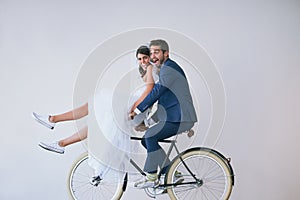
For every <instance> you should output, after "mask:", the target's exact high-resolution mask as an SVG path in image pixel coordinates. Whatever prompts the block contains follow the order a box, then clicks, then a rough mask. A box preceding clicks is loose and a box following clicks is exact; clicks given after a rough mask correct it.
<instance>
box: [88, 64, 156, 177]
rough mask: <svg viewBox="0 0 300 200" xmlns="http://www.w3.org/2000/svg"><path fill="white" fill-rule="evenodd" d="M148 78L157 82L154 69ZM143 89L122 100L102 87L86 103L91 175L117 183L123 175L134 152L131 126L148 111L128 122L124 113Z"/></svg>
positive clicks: (143, 87)
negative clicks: (87, 104)
mask: <svg viewBox="0 0 300 200" xmlns="http://www.w3.org/2000/svg"><path fill="white" fill-rule="evenodd" d="M152 75H153V78H154V80H155V81H156V82H157V81H158V75H157V68H156V67H153V71H152ZM145 88H146V84H144V85H143V86H142V87H139V88H137V89H136V90H135V91H134V92H133V93H132V95H127V96H126V95H124V98H123V97H122V94H121V93H122V92H120V91H119V92H117V91H116V92H115V93H114V92H113V91H112V90H111V89H105V88H103V89H100V91H99V92H97V94H96V95H95V96H94V97H93V99H91V100H90V101H89V119H88V132H89V133H88V147H89V161H88V162H89V165H90V167H92V168H93V169H94V170H95V175H100V177H101V178H103V179H105V180H109V181H112V182H118V181H119V180H121V179H122V178H123V177H124V174H125V173H126V172H127V170H128V167H129V159H130V154H131V153H132V152H134V151H135V149H136V148H134V147H133V146H132V145H131V141H130V136H131V135H132V133H133V127H134V126H136V125H138V124H140V123H141V122H142V121H143V120H145V119H146V118H147V116H148V111H145V112H143V113H141V114H139V115H136V116H135V118H134V120H128V111H129V109H130V108H131V106H132V105H133V103H134V102H135V101H136V100H137V99H138V98H139V97H140V96H141V94H142V93H143V92H144V90H145ZM116 93H118V94H116ZM116 96H117V97H116Z"/></svg>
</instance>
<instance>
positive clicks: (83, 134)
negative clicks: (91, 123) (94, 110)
mask: <svg viewBox="0 0 300 200" xmlns="http://www.w3.org/2000/svg"><path fill="white" fill-rule="evenodd" d="M87 134H88V127H87V126H86V127H84V128H83V129H81V130H79V131H78V132H77V133H74V134H73V135H71V136H70V137H67V138H65V139H62V140H60V141H58V145H59V146H61V147H66V146H68V145H70V144H74V143H76V142H80V141H82V140H84V139H86V138H87Z"/></svg>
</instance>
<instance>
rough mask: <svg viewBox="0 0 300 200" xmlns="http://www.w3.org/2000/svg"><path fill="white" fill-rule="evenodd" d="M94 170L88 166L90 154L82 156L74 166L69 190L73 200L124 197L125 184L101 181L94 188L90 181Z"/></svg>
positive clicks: (107, 199)
mask: <svg viewBox="0 0 300 200" xmlns="http://www.w3.org/2000/svg"><path fill="white" fill-rule="evenodd" d="M93 176H94V170H93V169H92V168H91V167H90V166H89V165H88V154H87V153H84V154H82V155H81V156H80V157H79V158H78V159H77V160H76V161H75V162H74V164H73V166H72V167H71V170H70V172H69V176H68V190H69V195H70V197H71V199H73V200H89V199H103V200H111V199H113V200H119V199H121V197H122V195H123V184H124V183H123V182H120V183H118V184H112V183H105V181H101V182H100V183H99V185H97V186H94V185H92V184H91V183H90V179H91V178H92V177H93Z"/></svg>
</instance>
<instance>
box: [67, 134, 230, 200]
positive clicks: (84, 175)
mask: <svg viewBox="0 0 300 200" xmlns="http://www.w3.org/2000/svg"><path fill="white" fill-rule="evenodd" d="M190 131H192V130H190ZM188 134H190V135H192V134H193V133H191V132H189V133H188ZM131 139H132V140H141V139H142V138H138V137H131ZM159 142H163V143H170V147H169V149H168V151H167V156H168V157H169V156H170V154H171V152H172V150H173V149H175V151H176V153H177V156H175V158H173V160H172V161H171V164H170V165H169V168H168V170H167V173H166V175H165V177H164V180H163V181H159V182H158V183H157V184H156V185H155V186H154V187H152V188H146V189H144V190H145V192H146V194H147V195H148V196H150V197H153V198H155V197H156V196H157V195H162V194H165V193H167V194H168V195H169V197H170V199H172V200H175V199H208V200H213V199H216V200H219V199H222V200H223V199H226V200H227V199H229V197H230V195H231V191H232V187H233V185H234V171H233V168H232V166H231V164H230V160H231V159H230V158H226V157H225V156H223V155H222V154H221V153H220V152H218V151H216V150H214V149H211V148H207V147H193V148H189V149H187V150H185V151H183V152H180V151H179V150H178V148H177V146H176V139H174V140H168V139H167V140H160V141H159ZM130 163H131V164H132V165H133V166H134V168H136V169H137V170H138V171H139V173H141V174H142V175H144V176H145V175H146V174H145V173H144V172H143V170H142V169H141V168H140V167H139V166H138V165H137V164H136V163H135V162H134V161H133V160H132V159H130ZM163 166H164V164H163ZM178 173H179V176H180V177H181V178H182V179H181V181H179V182H178V181H177V180H178ZM93 175H94V172H93V170H92V169H91V168H90V167H89V165H88V155H87V153H85V154H83V155H82V156H81V157H80V158H79V159H78V160H77V161H75V162H74V165H73V167H72V168H71V170H70V173H69V179H68V189H69V192H70V195H71V197H72V198H73V199H74V200H81V199H85V200H88V199H121V197H122V195H123V193H124V192H125V190H126V187H127V183H128V174H127V173H126V174H125V177H124V179H123V180H122V181H121V182H119V183H118V184H112V183H109V182H106V181H105V180H102V179H99V180H97V182H96V184H91V181H90V180H91V178H92V177H93ZM160 177H162V174H161V173H160V172H159V174H158V180H160Z"/></svg>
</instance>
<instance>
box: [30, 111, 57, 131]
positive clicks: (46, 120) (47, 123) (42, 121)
mask: <svg viewBox="0 0 300 200" xmlns="http://www.w3.org/2000/svg"><path fill="white" fill-rule="evenodd" d="M32 116H33V118H34V119H35V120H36V121H37V122H39V123H40V124H42V125H44V126H46V127H47V128H49V129H54V127H55V123H53V122H50V121H49V117H50V116H49V115H47V116H44V115H39V114H37V113H35V112H33V113H32Z"/></svg>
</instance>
